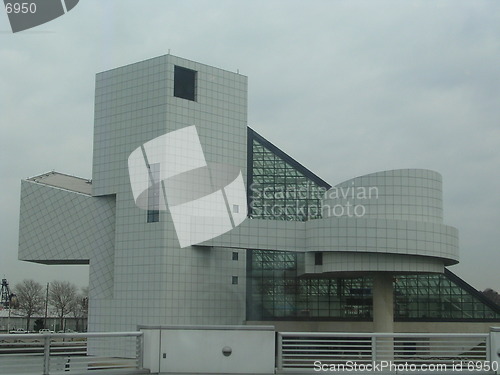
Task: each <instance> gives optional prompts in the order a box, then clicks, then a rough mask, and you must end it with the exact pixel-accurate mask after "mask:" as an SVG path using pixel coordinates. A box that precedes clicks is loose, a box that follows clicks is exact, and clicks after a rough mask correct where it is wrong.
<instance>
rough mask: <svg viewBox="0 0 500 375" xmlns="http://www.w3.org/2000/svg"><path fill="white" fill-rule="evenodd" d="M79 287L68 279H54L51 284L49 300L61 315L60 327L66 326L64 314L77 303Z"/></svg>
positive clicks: (59, 315) (58, 314)
mask: <svg viewBox="0 0 500 375" xmlns="http://www.w3.org/2000/svg"><path fill="white" fill-rule="evenodd" d="M76 295H77V287H76V286H75V285H74V284H71V283H70V282H68V281H54V282H52V283H51V284H50V290H49V302H50V304H51V305H52V307H54V309H55V310H56V313H57V316H58V317H59V322H60V328H59V329H63V328H64V316H65V315H66V314H68V313H69V312H70V311H71V308H72V306H74V304H75V300H76Z"/></svg>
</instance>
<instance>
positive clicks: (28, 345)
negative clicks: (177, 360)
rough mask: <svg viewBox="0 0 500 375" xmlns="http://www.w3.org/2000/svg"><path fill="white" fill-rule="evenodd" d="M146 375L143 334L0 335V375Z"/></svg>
mask: <svg viewBox="0 0 500 375" xmlns="http://www.w3.org/2000/svg"><path fill="white" fill-rule="evenodd" d="M89 371H91V373H93V374H96V373H113V374H139V373H148V372H149V371H146V370H144V369H143V334H142V332H116V333H115V332H105V333H104V332H103V333H43V334H36V333H35V334H8V335H0V374H9V375H10V374H43V375H55V374H84V373H87V372H89Z"/></svg>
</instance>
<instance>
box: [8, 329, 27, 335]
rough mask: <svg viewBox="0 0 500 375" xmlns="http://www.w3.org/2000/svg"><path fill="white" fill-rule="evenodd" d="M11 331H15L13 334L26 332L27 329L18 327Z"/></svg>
mask: <svg viewBox="0 0 500 375" xmlns="http://www.w3.org/2000/svg"><path fill="white" fill-rule="evenodd" d="M10 333H13V334H22V333H26V330H25V329H23V328H18V329H13V330H11V331H10Z"/></svg>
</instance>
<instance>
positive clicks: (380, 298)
mask: <svg viewBox="0 0 500 375" xmlns="http://www.w3.org/2000/svg"><path fill="white" fill-rule="evenodd" d="M392 279H393V277H392V274H391V273H387V272H378V273H376V274H375V275H374V277H373V289H372V295H373V329H374V332H375V333H393V332H394V290H393V289H394V288H393V284H392ZM393 359H394V340H393V338H392V337H378V338H376V340H375V348H374V360H376V361H392V360H393Z"/></svg>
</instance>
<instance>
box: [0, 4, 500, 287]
mask: <svg viewBox="0 0 500 375" xmlns="http://www.w3.org/2000/svg"><path fill="white" fill-rule="evenodd" d="M499 36H500V2H497V1H481V0H476V1H457V0H450V1H444V0H441V1H424V0H422V1H409V0H408V1H400V0H395V1H371V0H370V1H355V0H350V1H314V0H311V1H303V0H301V1H291V0H287V1H284V0H283V1H272V0H266V1H264V0H262V1H235V0H231V1H219V0H211V1H201V0H200V1H189V0H182V1H181V0H179V1H176V0H170V1H167V0H143V1H131V0H115V1H113V0H104V1H103V0H81V1H80V3H79V4H78V5H77V6H76V7H75V8H74V9H73V10H72V11H71V12H69V13H68V14H66V15H64V16H62V17H60V18H58V19H56V20H54V21H51V22H49V23H47V24H45V25H42V26H39V27H37V28H34V29H31V30H27V31H24V32H20V33H17V34H12V32H11V31H10V26H9V25H8V20H7V16H6V14H5V12H3V11H0V72H1V73H0V126H1V129H2V137H1V138H0V140H1V144H0V146H1V148H0V170H1V172H2V176H3V181H2V185H1V189H2V194H1V195H0V208H1V210H0V215H1V216H0V239H1V243H0V251H1V253H0V276H1V277H7V279H8V280H9V281H10V283H11V284H12V285H14V284H16V283H17V282H19V281H21V280H22V279H24V278H33V279H36V280H38V281H40V282H42V283H45V282H49V281H52V280H70V281H73V282H75V283H76V284H77V285H80V286H83V285H86V284H87V280H88V268H87V267H83V266H43V265H35V264H30V263H26V262H20V261H18V260H17V243H18V225H19V224H18V222H19V195H20V181H21V179H23V178H26V177H30V176H33V175H37V174H40V173H43V172H46V171H49V170H56V171H59V172H63V173H69V174H73V175H77V176H81V177H86V178H90V177H91V176H92V174H91V168H92V133H93V104H94V78H95V74H96V73H97V72H100V71H104V70H108V69H111V68H114V67H117V66H121V65H126V64H129V63H133V62H137V61H140V60H144V59H147V58H151V57H155V56H159V55H164V54H166V53H167V52H168V50H169V49H170V51H171V53H172V54H174V55H177V56H181V57H184V58H188V59H191V60H195V61H199V62H202V63H206V64H208V65H213V66H217V67H220V68H223V69H227V70H231V71H236V70H237V69H239V71H240V73H241V74H244V75H246V76H248V78H249V118H248V120H249V125H250V126H251V127H253V128H254V129H255V130H257V131H258V132H259V133H260V134H262V135H263V136H264V137H266V138H268V139H269V140H270V141H271V142H273V143H275V144H276V145H277V146H279V147H280V148H282V149H283V150H284V151H285V152H287V153H288V154H290V155H291V156H292V157H294V158H296V159H297V160H299V161H300V162H301V163H303V164H304V165H305V166H307V167H309V168H310V169H312V170H313V171H314V172H316V173H317V174H318V175H319V176H320V177H322V178H323V179H325V180H327V181H328V182H329V183H330V184H333V185H335V184H337V183H340V182H342V181H344V180H347V179H350V178H352V177H355V176H359V175H363V174H367V173H372V172H377V171H381V170H389V169H397V168H428V169H432V170H436V171H438V172H440V173H441V174H442V175H443V180H444V205H445V207H444V208H445V223H446V224H448V225H452V226H455V227H457V228H458V229H459V231H460V254H461V263H460V264H459V265H458V266H454V267H451V270H452V271H453V272H455V273H457V274H458V275H459V276H460V277H462V278H463V279H465V280H466V281H467V282H469V283H471V284H472V285H473V286H475V287H476V288H478V289H481V290H482V289H484V288H486V287H492V288H494V289H496V290H500V272H499V268H500V267H499V263H500V256H499V254H500V251H499V245H498V244H499V243H500V230H499V229H500V228H499V223H500V195H499V191H500V176H499V174H498V167H499V164H500V103H499V101H500V84H499V83H500V37H499Z"/></svg>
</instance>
